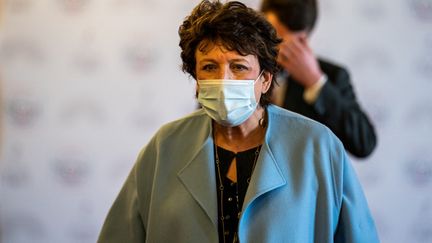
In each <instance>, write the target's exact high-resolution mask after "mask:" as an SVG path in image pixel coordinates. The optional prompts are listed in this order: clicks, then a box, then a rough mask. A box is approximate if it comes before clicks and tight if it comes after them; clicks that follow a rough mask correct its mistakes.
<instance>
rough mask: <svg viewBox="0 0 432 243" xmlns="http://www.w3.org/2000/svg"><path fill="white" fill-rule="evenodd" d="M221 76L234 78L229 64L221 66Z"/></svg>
mask: <svg viewBox="0 0 432 243" xmlns="http://www.w3.org/2000/svg"><path fill="white" fill-rule="evenodd" d="M219 76H220V78H221V79H233V76H232V72H231V69H230V68H229V64H225V65H222V66H221V68H220V74H219Z"/></svg>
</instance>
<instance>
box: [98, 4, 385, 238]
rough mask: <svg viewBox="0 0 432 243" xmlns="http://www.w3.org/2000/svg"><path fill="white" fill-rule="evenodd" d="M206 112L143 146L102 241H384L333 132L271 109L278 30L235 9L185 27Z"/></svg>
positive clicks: (204, 13)
mask: <svg viewBox="0 0 432 243" xmlns="http://www.w3.org/2000/svg"><path fill="white" fill-rule="evenodd" d="M179 34H180V47H181V49H182V53H181V57H182V60H183V70H184V71H186V72H187V73H189V74H190V75H191V76H192V77H194V78H195V79H196V80H197V93H198V101H199V102H200V104H201V106H202V109H200V110H198V111H196V112H194V113H192V114H191V115H188V116H186V117H184V118H181V119H179V120H177V121H174V122H171V123H169V124H167V125H165V126H163V127H162V128H161V129H160V130H159V131H158V132H157V133H156V135H155V136H154V137H153V138H152V139H151V141H150V142H149V143H148V144H147V146H146V147H145V148H144V149H143V150H142V152H141V154H140V155H139V157H138V160H137V162H136V164H135V166H134V168H133V169H132V172H131V174H130V175H129V177H128V179H127V180H126V182H125V184H124V186H123V188H122V190H121V192H120V194H119V196H118V198H117V199H116V201H115V202H114V205H113V206H112V208H111V210H110V212H109V214H108V217H107V219H106V221H105V224H104V226H103V229H102V232H101V235H100V237H99V242H200V243H201V242H333V241H335V242H378V237H377V234H376V231H375V227H374V223H373V220H372V218H371V216H370V213H369V210H368V207H367V203H366V200H365V198H364V196H363V193H362V190H361V187H360V185H359V183H358V181H357V179H356V176H355V174H354V171H353V169H352V168H351V166H350V163H349V161H348V159H347V156H346V154H345V152H344V148H343V146H342V145H341V143H340V142H339V140H337V138H336V137H335V136H334V135H333V134H332V133H331V132H330V130H329V129H327V128H326V127H324V126H323V125H320V124H318V123H316V122H314V121H312V120H309V119H307V118H304V117H302V116H300V115H297V114H294V113H291V112H288V111H286V110H283V109H281V108H277V107H276V106H272V105H269V103H268V95H269V94H270V91H271V89H272V85H273V83H274V79H273V74H274V73H276V71H277V68H276V66H277V64H276V56H277V45H278V44H279V43H280V40H279V39H278V38H277V36H276V33H275V31H274V29H273V28H272V27H271V25H270V24H269V23H268V22H267V21H266V20H265V19H264V18H263V17H262V16H260V15H259V14H257V13H256V12H255V11H254V10H252V9H250V8H247V7H246V6H244V5H243V4H241V3H239V2H228V3H226V4H221V3H220V2H217V1H215V2H210V1H203V2H201V3H200V4H199V5H198V6H197V7H196V8H195V9H194V10H193V12H192V13H191V15H190V16H188V17H187V18H186V19H185V21H184V22H183V24H182V25H181V26H180V29H179Z"/></svg>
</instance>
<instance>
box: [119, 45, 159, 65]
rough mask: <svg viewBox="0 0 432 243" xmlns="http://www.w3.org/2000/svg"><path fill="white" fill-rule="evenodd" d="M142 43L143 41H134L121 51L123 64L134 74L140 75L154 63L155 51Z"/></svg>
mask: <svg viewBox="0 0 432 243" xmlns="http://www.w3.org/2000/svg"><path fill="white" fill-rule="evenodd" d="M143 43H145V41H138V42H135V41H134V42H133V43H130V44H129V45H127V46H126V47H125V48H124V50H123V60H124V63H125V65H126V66H127V67H129V69H131V70H132V71H134V72H139V73H141V72H144V71H146V70H149V69H151V68H152V67H153V66H154V64H155V63H156V59H157V53H156V51H155V50H154V48H150V47H149V46H147V45H145V44H143Z"/></svg>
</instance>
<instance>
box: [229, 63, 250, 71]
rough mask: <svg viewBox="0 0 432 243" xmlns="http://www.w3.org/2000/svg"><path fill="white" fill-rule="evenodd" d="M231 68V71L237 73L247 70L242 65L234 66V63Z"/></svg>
mask: <svg viewBox="0 0 432 243" xmlns="http://www.w3.org/2000/svg"><path fill="white" fill-rule="evenodd" d="M231 68H232V70H234V71H237V72H239V71H247V70H249V68H248V67H247V66H245V65H243V64H236V63H234V64H232V65H231Z"/></svg>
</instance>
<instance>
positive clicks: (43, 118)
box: [0, 0, 432, 243]
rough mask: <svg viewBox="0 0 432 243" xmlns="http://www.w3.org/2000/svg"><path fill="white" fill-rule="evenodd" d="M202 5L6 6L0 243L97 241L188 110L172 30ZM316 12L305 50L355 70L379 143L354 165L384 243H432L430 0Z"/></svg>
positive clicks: (115, 0)
mask: <svg viewBox="0 0 432 243" xmlns="http://www.w3.org/2000/svg"><path fill="white" fill-rule="evenodd" d="M244 2H245V3H247V4H248V5H250V6H252V7H254V8H256V7H258V3H259V1H258V0H249V1H244ZM197 3H198V1H197V0H193V1H192V0H177V1H159V0H4V2H3V5H2V13H1V16H2V17H1V19H2V23H1V25H0V45H1V47H0V76H1V78H0V80H1V82H0V84H1V87H0V91H1V95H0V97H1V101H0V102H1V103H0V104H1V109H0V110H1V122H0V124H2V128H1V132H0V134H1V149H0V156H1V159H0V242H1V243H18V242H19V243H23V242H24V243H26V242H32V243H33V242H44V243H47V242H53V243H55V242H62V243H69V242H71V243H72V242H83V243H87V242H89V243H90V242H95V240H96V238H97V235H98V232H99V229H100V227H101V225H102V222H103V220H104V217H105V216H106V213H107V211H108V209H109V207H110V206H111V204H112V202H113V200H114V198H115V196H116V195H117V193H118V191H119V189H120V187H121V185H122V183H123V181H124V180H125V178H126V176H127V174H128V172H129V170H130V168H131V166H132V164H133V163H134V160H135V158H136V156H137V154H138V151H139V150H140V148H142V146H144V145H145V144H146V142H147V141H148V139H149V138H150V136H151V135H152V134H153V133H154V132H155V131H156V129H157V128H159V127H160V126H161V125H162V124H163V123H165V122H167V121H170V120H173V119H176V118H178V117H180V116H183V115H185V114H187V113H189V112H190V111H192V110H194V108H195V102H194V80H192V79H191V78H189V77H188V76H187V75H185V74H183V73H182V72H181V71H180V58H179V53H180V50H179V47H178V36H177V29H178V26H179V25H180V23H181V21H182V20H183V18H184V17H185V16H186V15H187V14H188V13H189V12H190V11H191V9H192V8H193V6H195V5H196V4H197ZM320 5H321V16H320V18H319V23H318V25H317V28H316V31H315V32H314V34H313V36H312V46H313V47H314V48H315V52H316V53H317V54H318V55H321V56H324V57H327V58H330V59H332V60H333V61H336V62H338V63H341V64H344V65H345V66H347V67H348V68H349V70H350V71H351V75H352V78H353V83H354V85H355V89H356V91H357V94H358V97H359V100H360V103H361V104H362V105H363V106H364V108H365V109H366V111H367V112H368V113H369V115H370V117H371V119H372V121H373V122H374V123H375V126H376V129H377V133H378V136H379V137H378V138H379V144H378V147H377V149H376V151H375V152H374V154H373V155H372V156H371V157H369V158H368V159H366V160H356V159H354V158H353V164H354V166H355V169H356V171H357V173H358V175H359V178H360V180H361V182H362V184H363V186H364V190H365V193H366V196H367V198H368V201H369V204H370V207H371V210H372V212H373V214H374V217H375V220H376V223H377V226H378V230H379V233H380V236H381V239H382V242H391V243H399V242H400V243H404V242H413V243H416V242H418V243H420V242H421V243H423V242H432V149H431V145H432V95H431V92H432V1H431V0H321V2H320Z"/></svg>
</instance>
